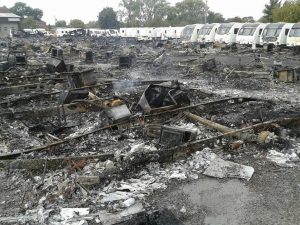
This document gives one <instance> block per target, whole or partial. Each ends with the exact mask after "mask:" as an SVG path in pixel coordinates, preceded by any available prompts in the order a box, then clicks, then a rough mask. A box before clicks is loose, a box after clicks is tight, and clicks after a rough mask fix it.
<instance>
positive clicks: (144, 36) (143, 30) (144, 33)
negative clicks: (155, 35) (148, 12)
mask: <svg viewBox="0 0 300 225" xmlns="http://www.w3.org/2000/svg"><path fill="white" fill-rule="evenodd" d="M152 30H153V28H151V27H139V28H137V30H136V38H137V39H138V40H139V41H148V40H152Z"/></svg>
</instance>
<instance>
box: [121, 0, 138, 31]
mask: <svg viewBox="0 0 300 225" xmlns="http://www.w3.org/2000/svg"><path fill="white" fill-rule="evenodd" d="M140 8H141V1H140V0H121V2H120V11H119V13H118V14H119V16H120V18H121V22H124V23H125V24H126V25H127V27H131V26H133V27H134V26H139V25H140V23H139V20H138V18H139V15H140Z"/></svg>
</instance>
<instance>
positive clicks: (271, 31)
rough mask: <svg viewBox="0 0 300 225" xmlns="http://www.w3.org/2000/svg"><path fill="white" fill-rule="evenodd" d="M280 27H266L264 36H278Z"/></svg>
mask: <svg viewBox="0 0 300 225" xmlns="http://www.w3.org/2000/svg"><path fill="white" fill-rule="evenodd" d="M280 31H281V28H267V29H265V30H264V36H265V37H278V36H279V34H280Z"/></svg>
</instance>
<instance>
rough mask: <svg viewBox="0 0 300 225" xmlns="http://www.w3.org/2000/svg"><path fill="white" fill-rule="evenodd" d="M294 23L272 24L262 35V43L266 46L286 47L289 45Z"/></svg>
mask: <svg viewBox="0 0 300 225" xmlns="http://www.w3.org/2000/svg"><path fill="white" fill-rule="evenodd" d="M292 27H293V24H292V23H270V24H268V25H267V26H266V27H265V29H264V31H263V34H262V35H261V43H262V44H264V45H275V46H284V45H286V44H287V37H288V34H289V32H290V29H291V28H292Z"/></svg>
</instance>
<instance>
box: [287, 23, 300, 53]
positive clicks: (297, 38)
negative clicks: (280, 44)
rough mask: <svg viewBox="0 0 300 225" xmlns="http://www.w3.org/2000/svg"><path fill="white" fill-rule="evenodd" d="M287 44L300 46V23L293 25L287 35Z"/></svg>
mask: <svg viewBox="0 0 300 225" xmlns="http://www.w3.org/2000/svg"><path fill="white" fill-rule="evenodd" d="M287 46H289V47H295V46H300V23H296V24H294V25H293V27H292V29H291V30H290V32H289V35H288V37H287Z"/></svg>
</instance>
